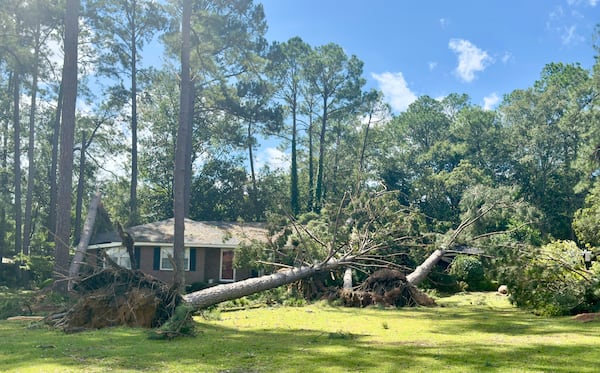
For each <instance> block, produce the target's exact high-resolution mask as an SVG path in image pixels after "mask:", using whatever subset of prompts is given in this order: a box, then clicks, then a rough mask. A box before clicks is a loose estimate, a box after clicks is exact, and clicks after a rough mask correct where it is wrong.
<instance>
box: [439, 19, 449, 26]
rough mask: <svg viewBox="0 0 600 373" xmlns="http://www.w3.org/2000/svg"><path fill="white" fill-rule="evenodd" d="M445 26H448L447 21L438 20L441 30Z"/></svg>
mask: <svg viewBox="0 0 600 373" xmlns="http://www.w3.org/2000/svg"><path fill="white" fill-rule="evenodd" d="M447 25H448V20H447V19H446V18H440V26H441V27H442V28H446V26H447Z"/></svg>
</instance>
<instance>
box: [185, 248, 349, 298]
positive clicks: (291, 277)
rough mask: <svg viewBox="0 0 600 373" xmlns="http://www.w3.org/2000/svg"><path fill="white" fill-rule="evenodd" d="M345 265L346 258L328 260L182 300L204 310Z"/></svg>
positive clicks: (228, 285)
mask: <svg viewBox="0 0 600 373" xmlns="http://www.w3.org/2000/svg"><path fill="white" fill-rule="evenodd" d="M347 263H348V258H346V259H345V260H344V261H339V260H336V259H329V260H328V261H326V262H323V263H318V264H314V265H311V266H302V267H294V268H291V269H286V270H281V271H279V272H275V273H273V274H271V275H266V276H261V277H255V278H249V279H247V280H242V281H238V282H232V283H229V284H221V285H217V286H213V287H210V288H206V289H202V290H199V291H196V292H193V293H189V294H186V295H184V296H183V300H184V301H185V302H187V303H188V304H190V305H192V306H193V307H195V308H197V309H201V308H206V307H209V306H212V305H215V304H219V303H221V302H225V301H228V300H233V299H237V298H241V297H244V296H246V295H250V294H254V293H258V292H261V291H265V290H269V289H274V288H276V287H279V286H282V285H287V284H291V283H294V282H296V281H299V280H302V279H304V278H307V277H310V276H313V275H314V274H316V273H317V272H321V271H328V270H333V269H336V268H338V267H340V266H342V265H345V264H347Z"/></svg>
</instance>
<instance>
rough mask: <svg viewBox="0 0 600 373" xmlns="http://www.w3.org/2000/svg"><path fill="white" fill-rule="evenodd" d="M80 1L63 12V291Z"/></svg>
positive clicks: (58, 252)
mask: <svg viewBox="0 0 600 373" xmlns="http://www.w3.org/2000/svg"><path fill="white" fill-rule="evenodd" d="M79 7H80V2H79V0H67V7H66V14H65V42H64V44H65V48H64V49H65V57H64V66H63V76H62V83H61V84H62V86H63V89H64V91H63V94H64V96H63V107H62V109H63V110H62V123H61V124H62V125H61V131H60V162H59V182H58V198H57V203H56V238H55V241H54V242H55V246H54V253H55V260H54V279H55V282H54V288H55V289H56V290H57V291H58V292H63V293H66V291H67V282H66V281H65V280H66V278H67V276H68V274H69V271H68V269H69V248H70V246H71V239H70V236H71V203H72V201H71V197H72V190H71V189H72V187H71V186H72V182H73V142H74V136H75V109H76V104H77V39H78V36H79Z"/></svg>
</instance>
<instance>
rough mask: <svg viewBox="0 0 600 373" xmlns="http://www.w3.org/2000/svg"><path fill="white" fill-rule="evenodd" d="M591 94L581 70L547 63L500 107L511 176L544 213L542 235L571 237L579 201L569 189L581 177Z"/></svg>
mask: <svg viewBox="0 0 600 373" xmlns="http://www.w3.org/2000/svg"><path fill="white" fill-rule="evenodd" d="M590 94H591V92H590V86H589V75H588V73H587V72H586V71H585V70H584V69H583V68H581V67H580V66H578V65H564V64H549V65H547V66H546V67H545V68H544V70H543V71H542V74H541V78H540V80H538V81H536V82H535V84H534V86H533V87H532V88H529V89H526V90H516V91H514V92H512V93H511V94H510V95H508V96H507V97H506V98H505V101H504V102H503V104H502V106H501V107H500V112H501V114H502V120H503V125H504V126H506V127H508V128H509V130H508V131H509V133H508V137H507V138H508V139H509V142H508V143H507V145H508V149H510V150H512V152H511V154H510V159H511V160H512V161H511V168H510V172H511V173H512V174H513V175H514V176H513V178H514V180H515V181H516V182H517V183H518V184H519V185H520V186H521V190H522V193H523V195H524V196H525V197H526V198H527V200H528V201H530V202H531V203H532V204H534V205H535V206H537V207H538V208H540V209H541V210H542V211H543V212H544V213H545V215H546V219H547V221H546V224H545V227H544V233H545V234H550V235H552V236H553V237H555V238H559V239H572V238H574V235H573V232H572V229H571V220H572V217H573V214H574V212H575V210H576V209H577V208H578V207H579V206H580V205H581V203H582V195H581V194H576V193H574V190H573V186H574V185H576V184H577V183H578V182H579V180H581V179H582V178H584V177H585V174H583V173H582V172H581V170H580V169H578V167H576V165H575V160H576V159H577V157H578V154H579V152H580V148H581V144H582V141H581V140H582V137H583V135H584V134H585V133H586V132H587V131H588V128H590V125H591V123H589V122H588V121H586V120H585V116H583V115H581V114H582V113H583V112H584V111H585V110H587V108H588V106H589V104H590V102H591V101H590V100H591V96H590Z"/></svg>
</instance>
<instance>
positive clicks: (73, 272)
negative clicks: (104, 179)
mask: <svg viewBox="0 0 600 373" xmlns="http://www.w3.org/2000/svg"><path fill="white" fill-rule="evenodd" d="M100 196H101V195H100V191H99V190H97V191H96V194H95V195H94V198H92V202H90V207H89V208H88V212H87V217H86V219H85V224H84V226H83V231H82V232H81V239H80V240H79V244H78V245H77V250H76V251H75V256H74V257H73V260H72V261H71V266H70V267H69V286H68V290H69V291H71V290H73V281H74V280H75V278H76V277H77V276H78V275H79V270H80V268H81V264H84V263H85V254H86V250H87V247H88V244H89V243H90V238H91V237H92V232H93V230H94V223H95V222H96V214H97V213H98V205H99V204H100Z"/></svg>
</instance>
